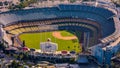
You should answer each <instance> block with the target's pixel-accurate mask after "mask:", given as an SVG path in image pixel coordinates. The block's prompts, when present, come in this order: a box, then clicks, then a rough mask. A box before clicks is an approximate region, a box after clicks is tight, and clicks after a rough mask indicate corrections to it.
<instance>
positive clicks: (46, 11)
mask: <svg viewBox="0 0 120 68" xmlns="http://www.w3.org/2000/svg"><path fill="white" fill-rule="evenodd" d="M0 16H1V17H0V22H1V23H3V24H5V25H6V24H9V23H16V22H21V23H19V24H17V25H18V26H17V25H14V27H15V28H17V27H21V26H30V25H31V26H32V25H40V24H41V23H42V21H41V20H46V19H57V18H66V17H67V18H83V19H89V20H92V21H97V22H98V23H99V24H100V25H101V30H102V36H103V37H106V36H108V35H110V34H112V33H113V32H114V31H115V27H114V21H113V20H111V17H112V16H114V13H113V12H111V11H109V10H107V9H105V8H100V7H94V6H87V5H75V4H74V5H70V4H69V5H65V4H61V5H58V6H55V7H50V8H34V9H27V10H19V11H18V10H16V11H8V12H4V13H2V14H0ZM36 20H38V21H41V22H37V23H36V22H35V21H36ZM24 22H26V23H25V24H24ZM28 22H32V23H28ZM42 24H50V22H47V21H46V22H43V23H42ZM11 27H12V28H11ZM11 27H9V28H10V29H13V26H11ZM9 28H6V29H7V30H10V29H9ZM33 30H34V29H33Z"/></svg>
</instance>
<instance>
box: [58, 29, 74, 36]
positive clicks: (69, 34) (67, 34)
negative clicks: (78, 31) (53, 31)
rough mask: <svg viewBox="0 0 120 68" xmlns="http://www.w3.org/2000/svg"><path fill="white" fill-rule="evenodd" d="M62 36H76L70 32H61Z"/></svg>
mask: <svg viewBox="0 0 120 68" xmlns="http://www.w3.org/2000/svg"><path fill="white" fill-rule="evenodd" d="M60 34H61V35H62V36H74V34H72V33H70V32H68V31H66V30H64V31H60Z"/></svg>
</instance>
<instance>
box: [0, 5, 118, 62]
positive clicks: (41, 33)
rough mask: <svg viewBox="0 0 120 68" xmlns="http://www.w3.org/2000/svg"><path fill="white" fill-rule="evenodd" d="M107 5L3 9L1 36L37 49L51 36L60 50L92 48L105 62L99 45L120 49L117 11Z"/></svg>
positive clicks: (96, 55)
mask: <svg viewBox="0 0 120 68" xmlns="http://www.w3.org/2000/svg"><path fill="white" fill-rule="evenodd" d="M104 6H105V5H104ZM104 6H103V4H96V3H95V4H87V3H83V4H58V5H55V6H52V7H42V8H33V9H22V10H12V11H8V12H3V13H0V24H1V31H2V32H1V36H2V37H3V39H4V40H5V41H6V42H7V43H8V45H9V46H15V47H21V46H23V43H24V46H26V47H28V48H34V49H36V50H40V49H41V47H40V43H42V42H47V39H48V38H49V39H51V42H53V43H57V45H58V49H57V50H56V51H75V52H76V53H77V54H79V53H82V52H83V51H88V50H90V52H91V54H92V55H93V56H95V57H96V58H97V60H98V62H99V63H101V64H102V62H101V61H102V60H100V57H98V52H99V51H97V48H96V46H98V47H100V48H101V49H102V50H107V47H110V46H111V47H113V51H114V53H116V52H117V49H114V47H116V46H118V45H119V41H120V40H119V39H120V38H119V37H120V28H119V26H120V22H119V19H118V17H117V11H116V10H115V9H114V8H109V7H108V6H105V7H104ZM95 48H96V49H95ZM108 49H109V48H108ZM91 50H94V51H91ZM98 50H99V49H98ZM100 53H101V52H100ZM112 53H113V52H112ZM101 54H102V53H101ZM106 64H107V63H106Z"/></svg>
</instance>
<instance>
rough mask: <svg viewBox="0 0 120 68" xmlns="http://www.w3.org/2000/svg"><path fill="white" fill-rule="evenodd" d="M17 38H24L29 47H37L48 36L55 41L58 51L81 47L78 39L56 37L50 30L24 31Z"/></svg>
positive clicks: (77, 49)
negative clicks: (41, 31) (40, 31)
mask: <svg viewBox="0 0 120 68" xmlns="http://www.w3.org/2000/svg"><path fill="white" fill-rule="evenodd" d="M60 32H61V33H62V34H64V35H65V33H66V34H69V35H72V34H71V33H69V32H67V31H60ZM66 36H67V35H66ZM72 36H73V35H72ZM19 38H20V40H21V41H23V40H25V44H26V46H27V47H29V48H36V49H39V48H40V42H46V40H47V39H48V38H51V41H52V42H55V43H57V44H58V51H60V50H69V51H71V50H75V51H77V52H80V51H81V47H80V44H79V43H78V39H74V40H62V39H57V38H55V37H53V36H52V32H43V33H25V34H22V35H20V36H19Z"/></svg>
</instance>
